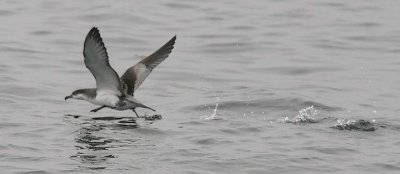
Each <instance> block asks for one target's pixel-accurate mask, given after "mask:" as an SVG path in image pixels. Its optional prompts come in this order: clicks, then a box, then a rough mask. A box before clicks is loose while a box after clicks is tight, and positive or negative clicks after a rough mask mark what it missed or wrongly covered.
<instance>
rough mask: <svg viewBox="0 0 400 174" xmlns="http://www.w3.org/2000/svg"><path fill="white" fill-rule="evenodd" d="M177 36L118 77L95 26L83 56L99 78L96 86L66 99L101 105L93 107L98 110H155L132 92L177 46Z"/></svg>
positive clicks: (88, 36) (85, 45)
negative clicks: (134, 96)
mask: <svg viewBox="0 0 400 174" xmlns="http://www.w3.org/2000/svg"><path fill="white" fill-rule="evenodd" d="M175 40H176V36H174V37H173V38H172V39H171V40H169V41H168V42H167V43H166V44H165V45H164V46H162V47H161V48H159V49H158V50H157V51H155V52H154V53H153V54H151V55H150V56H148V57H146V58H144V59H143V60H141V61H140V62H138V63H137V64H136V65H134V66H132V67H130V68H128V69H127V70H126V71H125V73H124V74H123V75H122V76H121V78H119V76H118V74H117V72H116V71H115V70H114V69H113V68H112V67H111V66H110V64H109V61H108V54H107V50H106V47H105V46H104V43H103V40H102V39H101V37H100V33H99V30H98V29H97V28H96V27H93V28H92V29H91V30H90V31H89V33H88V34H87V36H86V39H85V43H84V47H83V56H84V57H85V58H84V62H85V65H86V68H88V69H89V71H90V72H91V73H92V74H93V76H94V78H95V79H96V87H97V88H86V89H78V90H75V91H74V92H72V94H71V95H69V96H66V97H65V100H67V99H70V98H72V99H77V100H86V101H88V102H90V103H93V104H95V105H100V106H101V107H99V108H96V109H93V110H91V112H97V111H99V110H100V109H103V108H105V107H108V108H112V109H115V110H127V109H130V110H132V111H133V112H135V114H136V116H137V117H139V115H138V114H137V112H136V110H135V109H136V107H142V108H147V109H150V110H152V111H155V110H154V109H152V108H150V107H148V106H146V105H144V104H142V103H141V102H139V101H138V100H136V99H135V98H133V93H134V92H135V91H136V90H137V89H138V88H139V86H140V85H141V84H142V83H143V81H144V80H145V79H146V77H147V76H148V75H149V74H150V72H151V71H152V70H153V69H154V68H155V67H156V66H157V65H158V64H160V63H161V62H162V61H163V60H164V59H166V58H167V57H168V55H169V54H170V53H171V51H172V49H173V48H174V44H175Z"/></svg>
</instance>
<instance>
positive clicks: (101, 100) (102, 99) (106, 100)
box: [92, 94, 119, 107]
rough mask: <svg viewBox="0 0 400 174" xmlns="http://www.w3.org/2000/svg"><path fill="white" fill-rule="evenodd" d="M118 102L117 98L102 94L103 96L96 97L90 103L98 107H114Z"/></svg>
mask: <svg viewBox="0 0 400 174" xmlns="http://www.w3.org/2000/svg"><path fill="white" fill-rule="evenodd" d="M118 102H119V97H118V96H116V95H112V94H104V95H97V96H96V98H95V99H94V100H93V101H92V103H93V104H96V105H100V106H104V105H106V106H110V107H115V106H116V105H117V103H118Z"/></svg>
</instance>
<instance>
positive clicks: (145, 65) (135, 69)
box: [121, 36, 176, 95]
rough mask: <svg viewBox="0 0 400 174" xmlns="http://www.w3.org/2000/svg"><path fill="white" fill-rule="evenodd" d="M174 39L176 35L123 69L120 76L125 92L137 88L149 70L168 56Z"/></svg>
mask: <svg viewBox="0 0 400 174" xmlns="http://www.w3.org/2000/svg"><path fill="white" fill-rule="evenodd" d="M175 40H176V36H174V37H173V38H172V39H171V40H169V41H168V42H167V43H166V44H165V45H164V46H162V47H161V48H159V49H158V50H157V51H155V52H154V53H153V54H151V55H150V56H148V57H146V58H145V59H143V60H141V61H140V62H138V63H137V64H136V65H134V66H132V67H130V68H129V69H128V70H126V71H125V73H124V74H123V75H122V76H121V82H122V84H123V88H124V92H125V93H126V94H128V95H133V93H134V92H135V91H136V89H137V88H139V86H140V85H141V84H142V83H143V81H144V80H145V79H146V77H147V76H148V75H149V74H150V73H151V71H152V70H153V69H154V68H155V67H156V66H157V65H159V64H160V63H161V62H162V61H163V60H165V59H166V58H167V57H168V55H169V54H170V53H171V51H172V49H173V48H174V44H175Z"/></svg>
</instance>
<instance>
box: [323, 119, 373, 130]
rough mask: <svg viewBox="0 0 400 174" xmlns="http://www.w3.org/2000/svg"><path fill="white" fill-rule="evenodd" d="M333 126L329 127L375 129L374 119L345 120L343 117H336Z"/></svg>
mask: <svg viewBox="0 0 400 174" xmlns="http://www.w3.org/2000/svg"><path fill="white" fill-rule="evenodd" d="M336 121H337V123H338V124H336V125H335V126H332V127H331V128H334V129H339V130H357V131H375V130H376V129H377V126H376V123H375V120H372V121H367V120H346V119H344V118H338V119H337V120H336Z"/></svg>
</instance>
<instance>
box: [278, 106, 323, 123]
mask: <svg viewBox="0 0 400 174" xmlns="http://www.w3.org/2000/svg"><path fill="white" fill-rule="evenodd" d="M317 115H318V112H317V110H316V109H314V106H310V107H308V108H305V109H301V110H299V114H298V115H296V116H295V117H294V118H293V119H289V117H285V118H284V119H282V122H283V123H294V124H299V123H316V122H317V120H316V119H315V117H316V116H317Z"/></svg>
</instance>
